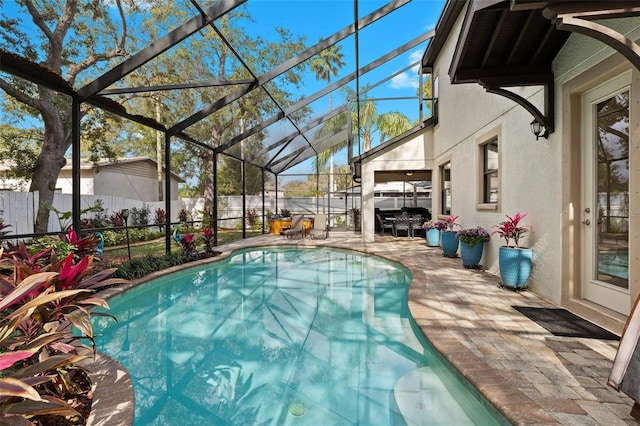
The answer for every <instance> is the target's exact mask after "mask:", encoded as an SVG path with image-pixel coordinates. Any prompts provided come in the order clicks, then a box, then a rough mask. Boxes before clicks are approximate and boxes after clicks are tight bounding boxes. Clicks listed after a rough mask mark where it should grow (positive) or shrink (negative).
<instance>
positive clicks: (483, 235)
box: [456, 226, 491, 269]
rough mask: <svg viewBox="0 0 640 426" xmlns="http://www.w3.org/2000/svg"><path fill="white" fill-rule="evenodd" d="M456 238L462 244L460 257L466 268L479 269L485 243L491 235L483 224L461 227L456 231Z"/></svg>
mask: <svg viewBox="0 0 640 426" xmlns="http://www.w3.org/2000/svg"><path fill="white" fill-rule="evenodd" d="M456 238H457V239H458V241H460V242H461V243H462V244H461V245H460V257H461V258H462V265H463V266H464V267H465V268H471V269H478V268H479V264H480V259H481V258H482V251H483V249H484V243H485V242H487V241H489V239H490V238H491V236H490V235H489V232H487V230H486V229H484V228H483V227H482V226H478V227H477V228H468V229H461V230H460V231H458V232H456Z"/></svg>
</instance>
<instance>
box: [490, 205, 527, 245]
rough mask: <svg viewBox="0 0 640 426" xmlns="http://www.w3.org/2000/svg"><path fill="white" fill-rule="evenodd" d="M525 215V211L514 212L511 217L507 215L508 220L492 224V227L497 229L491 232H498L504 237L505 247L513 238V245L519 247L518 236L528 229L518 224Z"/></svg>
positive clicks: (520, 236)
mask: <svg viewBox="0 0 640 426" xmlns="http://www.w3.org/2000/svg"><path fill="white" fill-rule="evenodd" d="M526 215H527V214H526V213H525V214H520V213H516V214H515V215H514V216H513V217H510V216H507V219H508V220H505V221H503V222H500V223H499V224H497V225H493V228H497V230H496V231H494V232H492V233H491V234H492V235H493V234H498V235H500V236H501V237H502V238H504V240H505V243H506V246H507V247H509V240H511V239H513V243H514V245H515V247H516V248H520V238H522V236H523V235H524V234H526V233H527V232H528V231H529V228H528V227H527V226H521V225H520V221H521V220H522V219H523V218H524V217H525V216H526Z"/></svg>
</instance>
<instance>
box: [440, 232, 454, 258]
mask: <svg viewBox="0 0 640 426" xmlns="http://www.w3.org/2000/svg"><path fill="white" fill-rule="evenodd" d="M458 243H459V241H458V238H456V233H455V232H453V231H442V233H441V234H440V246H441V247H442V255H443V256H445V257H457V256H458Z"/></svg>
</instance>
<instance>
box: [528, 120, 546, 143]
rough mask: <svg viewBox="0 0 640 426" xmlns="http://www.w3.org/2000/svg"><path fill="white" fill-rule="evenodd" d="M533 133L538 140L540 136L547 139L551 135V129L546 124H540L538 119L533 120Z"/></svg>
mask: <svg viewBox="0 0 640 426" xmlns="http://www.w3.org/2000/svg"><path fill="white" fill-rule="evenodd" d="M531 133H533V134H534V135H535V137H536V140H538V139H539V138H541V137H542V138H545V139H547V138H548V137H549V131H548V130H547V128H546V127H545V126H544V124H540V123H539V122H538V120H533V121H532V122H531Z"/></svg>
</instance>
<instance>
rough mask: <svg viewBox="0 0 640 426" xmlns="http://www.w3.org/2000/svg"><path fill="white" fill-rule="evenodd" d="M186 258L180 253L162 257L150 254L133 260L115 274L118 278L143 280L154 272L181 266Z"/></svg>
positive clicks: (119, 268)
mask: <svg viewBox="0 0 640 426" xmlns="http://www.w3.org/2000/svg"><path fill="white" fill-rule="evenodd" d="M183 262H184V257H183V256H182V254H180V253H171V254H165V255H162V256H158V255H152V254H148V255H146V256H144V257H139V258H134V259H131V260H129V261H127V262H125V263H123V264H122V265H120V266H119V267H118V270H117V271H116V273H115V274H114V277H116V278H124V279H127V280H134V279H136V278H142V277H144V276H145V275H148V274H150V273H152V272H156V271H160V270H162V269H166V268H170V267H172V266H176V265H181V264H182V263H183Z"/></svg>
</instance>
